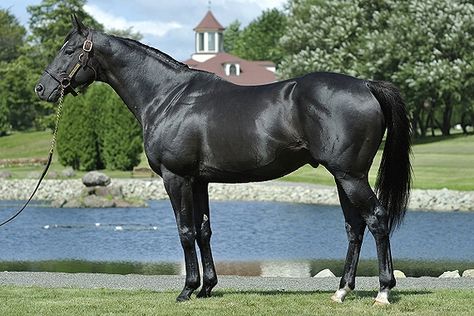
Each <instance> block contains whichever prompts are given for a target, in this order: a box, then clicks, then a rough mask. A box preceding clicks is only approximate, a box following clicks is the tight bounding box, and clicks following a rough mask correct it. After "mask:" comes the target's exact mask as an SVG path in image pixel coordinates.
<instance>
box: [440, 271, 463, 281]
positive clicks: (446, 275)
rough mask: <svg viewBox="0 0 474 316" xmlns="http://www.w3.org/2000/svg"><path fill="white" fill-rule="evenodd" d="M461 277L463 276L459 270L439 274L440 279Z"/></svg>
mask: <svg viewBox="0 0 474 316" xmlns="http://www.w3.org/2000/svg"><path fill="white" fill-rule="evenodd" d="M460 277H461V276H460V275H459V270H454V271H446V272H444V273H443V274H441V275H440V276H439V278H440V279H456V278H460Z"/></svg>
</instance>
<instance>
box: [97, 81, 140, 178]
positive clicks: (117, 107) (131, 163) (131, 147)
mask: <svg viewBox="0 0 474 316" xmlns="http://www.w3.org/2000/svg"><path fill="white" fill-rule="evenodd" d="M102 89H107V90H108V91H106V92H105V93H104V94H107V96H108V97H107V101H106V102H104V103H103V104H102V106H103V108H102V109H101V111H102V124H101V125H102V129H103V130H102V133H101V139H102V155H103V159H104V162H105V165H106V167H107V169H111V170H132V169H133V167H135V166H136V165H138V164H139V163H140V154H141V153H142V151H143V146H142V134H141V128H140V126H139V125H138V122H137V120H136V119H135V117H134V116H133V115H132V113H131V112H130V111H129V110H128V108H127V106H126V105H125V104H124V103H123V101H122V100H121V99H120V97H119V96H118V95H117V94H116V93H115V92H114V91H113V90H112V89H111V88H109V87H107V86H105V85H103V88H102Z"/></svg>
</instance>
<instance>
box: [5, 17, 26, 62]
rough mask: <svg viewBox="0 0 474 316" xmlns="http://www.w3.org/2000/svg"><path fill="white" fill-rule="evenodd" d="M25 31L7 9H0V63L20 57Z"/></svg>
mask: <svg viewBox="0 0 474 316" xmlns="http://www.w3.org/2000/svg"><path fill="white" fill-rule="evenodd" d="M25 34H26V30H25V28H24V27H23V26H21V25H20V23H19V22H18V20H17V18H16V17H15V16H14V15H13V14H11V13H10V11H9V10H8V9H0V62H2V61H4V62H9V61H12V60H14V59H15V58H17V57H18V56H20V51H19V50H20V47H21V46H23V44H24V37H25Z"/></svg>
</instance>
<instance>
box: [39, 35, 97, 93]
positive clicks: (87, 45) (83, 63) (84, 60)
mask: <svg viewBox="0 0 474 316" xmlns="http://www.w3.org/2000/svg"><path fill="white" fill-rule="evenodd" d="M93 46H94V44H93V42H92V32H90V31H89V34H87V38H86V40H85V41H84V44H82V51H83V52H82V53H81V54H80V55H79V60H78V62H77V63H76V64H75V65H74V67H72V69H71V71H70V72H69V73H66V74H62V75H59V78H56V76H54V75H53V74H51V73H50V72H49V71H48V70H46V73H47V74H49V75H50V76H51V77H52V78H53V79H54V80H56V81H57V82H58V83H59V84H60V85H61V87H62V89H63V90H64V91H69V92H71V94H72V95H74V96H77V92H76V90H74V88H73V87H72V86H71V81H72V80H73V79H74V76H75V75H76V73H77V71H78V70H79V69H81V67H82V68H84V69H85V68H86V67H88V68H90V69H92V71H93V72H94V80H95V79H97V71H96V70H95V69H94V67H92V66H90V65H89V59H90V52H91V51H92V47H93Z"/></svg>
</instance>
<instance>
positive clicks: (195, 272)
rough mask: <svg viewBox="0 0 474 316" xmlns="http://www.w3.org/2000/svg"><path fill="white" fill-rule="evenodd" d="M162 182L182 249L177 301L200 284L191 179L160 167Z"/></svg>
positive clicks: (187, 295)
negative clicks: (181, 281)
mask: <svg viewBox="0 0 474 316" xmlns="http://www.w3.org/2000/svg"><path fill="white" fill-rule="evenodd" d="M162 177H163V183H164V185H165V189H166V192H167V193H168V195H169V197H170V200H171V205H172V207H173V210H174V214H175V217H176V224H177V226H178V233H179V238H180V241H181V246H182V247H183V250H184V260H185V264H186V282H185V285H184V288H183V290H182V291H181V294H179V296H178V297H177V298H176V300H177V301H178V302H181V301H186V300H189V298H190V297H191V294H192V293H193V292H194V291H195V290H196V289H197V288H198V287H199V285H200V275H199V265H198V260H197V255H196V247H195V243H196V227H195V223H194V214H193V193H192V186H193V185H192V180H191V179H187V178H183V177H180V176H177V175H175V174H173V173H171V172H169V171H167V170H166V169H164V168H162Z"/></svg>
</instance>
